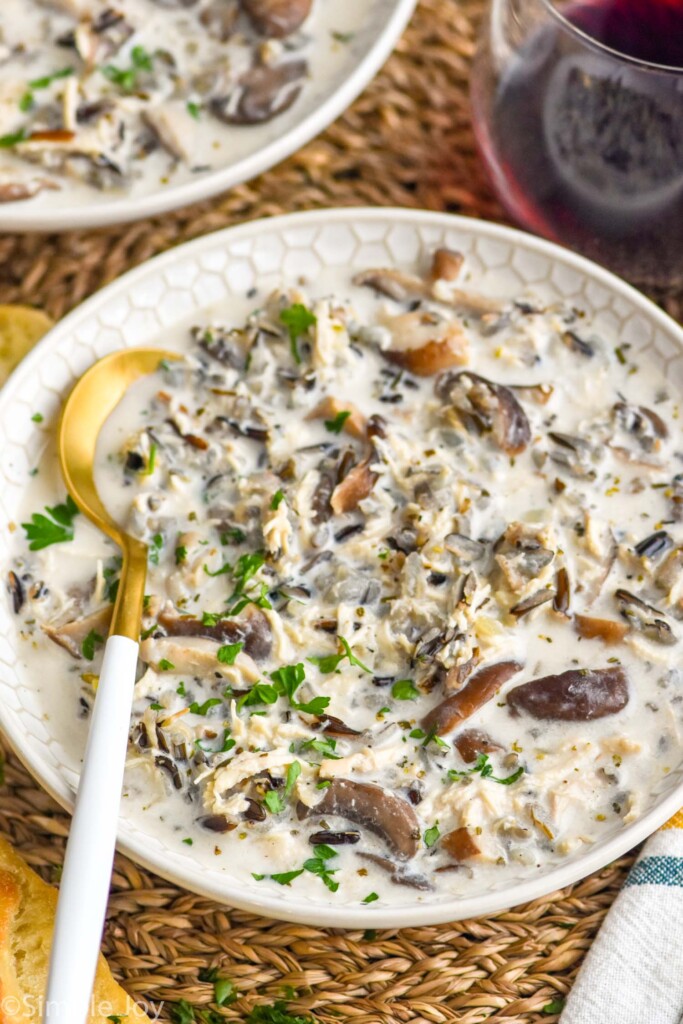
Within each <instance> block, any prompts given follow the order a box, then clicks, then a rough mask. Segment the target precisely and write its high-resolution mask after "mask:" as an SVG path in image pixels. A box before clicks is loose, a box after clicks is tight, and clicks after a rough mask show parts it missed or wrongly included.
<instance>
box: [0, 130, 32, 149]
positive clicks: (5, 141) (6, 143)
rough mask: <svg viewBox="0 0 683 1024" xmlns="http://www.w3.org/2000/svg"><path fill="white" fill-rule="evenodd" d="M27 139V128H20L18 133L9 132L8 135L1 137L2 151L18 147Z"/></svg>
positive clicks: (0, 147) (0, 145) (0, 146)
mask: <svg viewBox="0 0 683 1024" xmlns="http://www.w3.org/2000/svg"><path fill="white" fill-rule="evenodd" d="M27 137H28V136H27V134H26V129H25V128H20V129H19V131H18V132H8V133H7V135H0V149H11V148H12V146H18V145H19V143H20V142H23V141H24V139H26V138H27Z"/></svg>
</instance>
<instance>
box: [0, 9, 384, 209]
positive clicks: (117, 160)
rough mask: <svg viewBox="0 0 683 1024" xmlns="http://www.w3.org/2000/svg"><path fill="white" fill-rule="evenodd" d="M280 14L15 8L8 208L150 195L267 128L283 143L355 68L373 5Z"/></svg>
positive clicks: (213, 163)
mask: <svg viewBox="0 0 683 1024" xmlns="http://www.w3.org/2000/svg"><path fill="white" fill-rule="evenodd" d="M278 6H279V7H280V8H281V7H282V4H278V3H277V2H275V3H271V2H269V0H243V2H241V3H237V2H234V3H233V2H225V0H195V2H194V3H182V2H178V3H174V2H172V0H169V2H163V0H119V2H117V3H115V4H111V3H108V2H105V0H99V2H97V3H91V2H88V3H85V2H80V0H53V2H52V3H47V2H45V3H42V2H38V0H3V4H2V12H1V13H0V202H3V201H5V202H12V201H17V200H26V199H32V198H33V197H34V196H39V195H42V196H44V197H49V193H50V192H52V191H54V190H60V191H62V192H64V193H67V194H68V196H69V197H70V198H72V199H73V198H80V199H81V200H82V201H84V202H92V198H93V194H94V190H99V192H100V193H101V194H102V195H103V196H110V197H111V198H116V196H119V197H120V196H121V195H122V194H125V195H132V196H136V195H141V194H144V193H147V192H150V191H153V190H157V189H160V188H162V189H163V188H165V187H167V186H169V185H172V184H180V183H182V182H186V181H189V180H191V179H192V178H194V177H196V176H197V175H201V174H203V173H205V172H208V171H211V170H213V169H216V168H220V167H222V166H224V165H226V164H227V163H233V162H235V161H236V160H238V159H240V158H242V157H245V156H247V155H248V154H249V153H251V152H252V151H253V138H252V136H253V134H254V130H255V128H256V127H259V126H261V128H263V126H265V130H266V132H267V135H264V136H263V139H262V141H265V142H271V141H273V140H274V139H275V138H277V135H278V133H277V131H275V132H271V131H270V130H269V128H268V125H269V122H271V121H276V120H277V118H279V117H280V116H281V115H282V114H284V113H285V112H286V111H287V110H289V109H290V108H291V107H293V106H294V104H299V103H300V102H304V101H305V97H306V95H307V94H308V93H309V92H311V91H313V93H314V94H315V95H321V94H322V92H323V91H324V89H325V88H327V85H328V84H329V83H330V82H334V80H335V79H336V78H338V77H339V76H340V75H342V74H343V73H344V69H345V68H347V67H348V66H349V64H350V63H353V61H354V59H355V58H354V46H355V42H354V40H355V37H356V35H357V34H358V33H359V31H360V30H361V28H362V26H363V21H364V18H365V17H366V5H365V4H363V3H362V2H361V0H350V2H349V3H345V4H343V5H340V4H336V3H333V2H331V0H316V3H315V4H313V5H311V3H310V0H300V2H297V3H293V4H291V5H289V8H290V9H291V12H293V13H290V14H289V15H288V16H287V17H286V18H285V19H284V21H282V19H278V18H277V17H264V16H263V11H264V10H271V9H276V8H277V7H278ZM296 12H298V16H297V13H296ZM309 12H310V13H309ZM361 41H362V40H361ZM38 202H40V199H39V200H38Z"/></svg>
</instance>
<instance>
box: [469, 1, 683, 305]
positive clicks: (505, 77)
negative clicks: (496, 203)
mask: <svg viewBox="0 0 683 1024" xmlns="http://www.w3.org/2000/svg"><path fill="white" fill-rule="evenodd" d="M472 105H473V115H474V124H475V131H476V136H477V140H478V144H479V147H480V150H481V153H482V156H483V158H484V162H485V164H486V166H487V168H488V171H489V174H490V176H491V180H492V182H493V186H494V188H495V190H496V192H497V194H498V197H499V199H500V200H501V202H502V203H503V205H504V206H505V207H506V209H507V210H508V212H509V213H510V214H511V215H512V217H513V218H514V219H515V220H516V221H518V222H519V223H520V224H521V225H522V226H523V227H525V228H527V229H529V230H531V231H534V232H536V233H537V234H540V235H544V236H545V237H546V238H550V239H552V240H553V241H557V242H560V243H562V244H564V245H567V246H569V247H570V248H572V249H575V250H576V251H578V252H581V253H583V254H584V255H586V256H590V257H591V258H592V259H594V260H596V261H597V262H598V263H602V264H603V265H605V266H607V267H609V268H610V269H612V270H615V271H616V272H617V273H619V274H621V275H622V276H625V277H627V278H629V279H631V280H633V281H637V282H639V283H642V284H649V285H675V284H681V283H683V2H681V0H573V2H563V0H493V2H492V4H491V7H490V11H489V16H488V18H487V20H486V23H485V25H484V28H483V32H482V38H481V43H480V46H479V50H478V53H477V57H476V60H475V64H474V69H473V75H472Z"/></svg>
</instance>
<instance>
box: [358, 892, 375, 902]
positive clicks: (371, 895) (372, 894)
mask: <svg viewBox="0 0 683 1024" xmlns="http://www.w3.org/2000/svg"><path fill="white" fill-rule="evenodd" d="M378 899H379V896H378V895H377V893H376V892H369V893H368V894H367V896H366V897H365V899H364V900H362V901H361V902H362V903H374V902H375V900H378Z"/></svg>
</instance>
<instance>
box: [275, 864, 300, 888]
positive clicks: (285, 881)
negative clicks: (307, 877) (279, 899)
mask: <svg viewBox="0 0 683 1024" xmlns="http://www.w3.org/2000/svg"><path fill="white" fill-rule="evenodd" d="M303 873H304V869H303V868H299V869H298V871H279V872H278V873H277V874H275V875H271V876H270V877H271V878H272V879H273V881H274V882H278V883H279V884H280V885H289V883H290V882H293V881H294V879H295V878H298V877H299V875H303Z"/></svg>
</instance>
